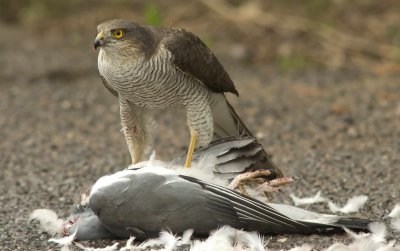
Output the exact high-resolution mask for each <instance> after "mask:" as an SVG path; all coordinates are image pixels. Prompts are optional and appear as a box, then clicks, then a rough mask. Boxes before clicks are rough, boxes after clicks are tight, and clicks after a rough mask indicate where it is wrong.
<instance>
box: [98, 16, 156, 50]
mask: <svg viewBox="0 0 400 251" xmlns="http://www.w3.org/2000/svg"><path fill="white" fill-rule="evenodd" d="M97 32H98V34H97V36H96V39H95V40H94V48H95V49H97V47H100V48H101V49H103V50H104V51H105V52H106V53H107V54H108V55H110V54H117V55H118V56H128V55H130V56H140V55H146V54H147V52H148V50H149V49H150V48H151V49H152V46H151V45H153V44H154V35H153V33H152V32H151V30H150V29H149V28H147V27H144V26H141V25H139V24H137V23H135V22H132V21H127V20H118V19H116V20H110V21H106V22H104V23H102V24H100V25H99V26H97ZM110 56H111V55H110Z"/></svg>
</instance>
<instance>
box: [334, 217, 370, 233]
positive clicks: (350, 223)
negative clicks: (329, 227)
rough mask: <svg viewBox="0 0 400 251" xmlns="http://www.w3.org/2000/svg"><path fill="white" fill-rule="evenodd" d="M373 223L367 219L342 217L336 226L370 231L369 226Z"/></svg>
mask: <svg viewBox="0 0 400 251" xmlns="http://www.w3.org/2000/svg"><path fill="white" fill-rule="evenodd" d="M372 222H373V221H371V220H366V219H358V218H353V217H340V218H339V219H338V220H337V221H336V222H335V225H336V226H340V227H346V228H351V229H359V230H369V225H370V224H371V223H372Z"/></svg>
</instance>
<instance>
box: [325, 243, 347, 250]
mask: <svg viewBox="0 0 400 251" xmlns="http://www.w3.org/2000/svg"><path fill="white" fill-rule="evenodd" d="M325 251H354V250H351V248H350V247H349V246H347V245H345V244H343V243H339V242H337V243H333V244H332V245H331V246H329V247H328V248H326V249H325Z"/></svg>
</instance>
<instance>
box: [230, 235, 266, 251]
mask: <svg viewBox="0 0 400 251" xmlns="http://www.w3.org/2000/svg"><path fill="white" fill-rule="evenodd" d="M236 242H237V243H238V244H239V245H240V246H243V247H245V248H246V247H247V248H248V249H250V250H252V251H264V250H265V249H266V247H267V244H268V241H267V240H266V239H265V238H264V237H263V236H262V235H261V234H260V233H258V232H245V231H238V234H237V238H236Z"/></svg>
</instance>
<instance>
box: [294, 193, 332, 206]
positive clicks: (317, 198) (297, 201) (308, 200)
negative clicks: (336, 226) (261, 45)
mask: <svg viewBox="0 0 400 251" xmlns="http://www.w3.org/2000/svg"><path fill="white" fill-rule="evenodd" d="M290 198H292V200H293V203H294V204H295V205H296V206H300V205H306V204H315V203H321V202H325V201H326V198H324V197H322V196H321V191H318V193H317V194H316V195H315V196H313V197H305V198H299V197H297V196H296V195H294V194H290Z"/></svg>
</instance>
